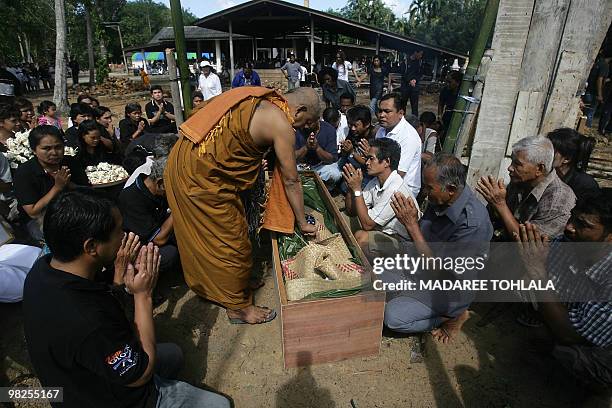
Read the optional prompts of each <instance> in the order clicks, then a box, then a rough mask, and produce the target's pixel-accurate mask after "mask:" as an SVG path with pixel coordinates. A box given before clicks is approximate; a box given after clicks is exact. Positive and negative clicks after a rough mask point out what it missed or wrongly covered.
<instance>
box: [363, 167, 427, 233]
mask: <svg viewBox="0 0 612 408" xmlns="http://www.w3.org/2000/svg"><path fill="white" fill-rule="evenodd" d="M396 192H400V193H402V194H403V195H404V196H406V197H408V198H409V199H411V200H413V201H414V205H416V206H417V208H418V204H417V202H416V200H415V198H414V196H413V195H412V191H411V190H410V188H409V187H408V186H407V185H406V183H404V180H403V179H402V176H400V175H399V174H398V173H397V171H395V170H393V172H391V174H390V175H389V177H388V178H387V180H385V183H384V184H383V185H382V186H380V183H379V181H378V177H375V178H373V179H372V180H370V181H369V182H368V184H366V186H365V188H364V189H363V192H362V195H363V200H364V201H365V204H366V206H367V207H368V216H369V217H370V218H371V219H372V221H374V222H375V223H376V225H378V226H379V227H380V230H381V231H382V232H384V233H385V234H389V235H393V234H399V235H401V236H402V237H403V238H405V239H406V240H409V239H410V235H408V232H407V231H406V228H404V225H403V224H402V223H401V222H399V220H398V219H397V217H396V216H395V212H394V211H393V208H391V197H393V194H394V193H396ZM419 216H420V214H419Z"/></svg>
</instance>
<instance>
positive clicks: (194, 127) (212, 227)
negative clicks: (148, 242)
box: [164, 87, 293, 309]
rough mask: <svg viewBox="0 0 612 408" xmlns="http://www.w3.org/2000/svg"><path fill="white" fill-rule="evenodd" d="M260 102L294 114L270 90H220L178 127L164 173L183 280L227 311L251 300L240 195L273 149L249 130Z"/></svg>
mask: <svg viewBox="0 0 612 408" xmlns="http://www.w3.org/2000/svg"><path fill="white" fill-rule="evenodd" d="M262 100H267V101H270V102H272V103H274V104H275V105H277V106H279V107H280V108H281V109H283V110H284V111H285V112H286V113H287V115H288V116H287V117H288V120H290V118H289V111H288V107H287V103H286V101H285V100H284V99H283V98H282V97H281V96H280V95H279V94H277V93H276V92H275V91H273V90H270V89H267V88H262V87H241V88H235V89H232V90H230V91H227V92H225V93H222V94H221V95H219V96H217V97H215V98H212V99H210V100H208V101H206V102H205V103H206V105H205V106H204V107H203V108H201V109H199V110H198V111H197V112H196V113H195V114H193V115H192V116H191V117H190V118H189V120H187V121H186V122H185V123H183V125H181V127H180V135H179V140H178V142H177V144H176V145H175V146H174V148H173V149H172V152H171V153H170V156H169V158H168V164H167V167H166V171H165V174H164V181H165V187H166V195H167V199H168V204H169V205H170V209H171V210H172V218H173V222H174V232H175V235H176V238H177V243H178V248H179V252H180V255H181V263H182V265H183V271H184V275H185V281H186V282H187V284H188V285H189V287H190V288H191V289H192V290H193V291H195V292H196V293H197V294H199V295H200V296H203V297H205V298H206V299H209V300H211V301H213V302H216V303H219V304H221V305H223V306H225V307H227V308H230V309H241V308H244V307H246V306H249V305H250V304H252V298H251V293H250V292H249V290H248V280H249V277H250V273H251V266H252V257H251V242H250V240H249V237H248V225H247V221H246V215H245V210H244V206H243V204H242V200H241V199H240V193H241V192H243V191H245V190H248V189H250V188H251V187H252V186H253V185H254V183H255V181H256V180H257V176H258V174H259V170H260V166H261V160H262V157H263V155H264V153H265V152H266V151H267V149H268V148H267V147H259V146H256V145H255V143H254V142H253V138H252V137H251V135H250V133H249V125H250V121H251V118H252V117H253V113H254V112H255V109H256V108H257V105H258V104H259V102H261V101H262ZM287 137H293V135H287ZM279 179H280V178H279ZM291 222H293V221H291Z"/></svg>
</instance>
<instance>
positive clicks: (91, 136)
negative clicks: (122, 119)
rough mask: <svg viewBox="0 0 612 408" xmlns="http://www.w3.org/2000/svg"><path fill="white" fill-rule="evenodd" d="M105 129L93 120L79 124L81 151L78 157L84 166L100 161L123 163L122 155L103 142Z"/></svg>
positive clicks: (94, 164) (95, 164)
mask: <svg viewBox="0 0 612 408" xmlns="http://www.w3.org/2000/svg"><path fill="white" fill-rule="evenodd" d="M104 131H105V129H104V128H103V127H101V126H100V124H98V123H97V122H95V121H93V120H86V121H85V122H83V123H81V124H80V125H79V143H80V146H81V147H80V148H79V153H78V154H77V159H78V161H79V163H80V165H81V167H83V169H85V168H87V167H88V166H97V165H98V164H100V163H103V162H104V163H113V164H121V155H120V154H118V153H116V152H114V151H112V150H109V149H108V147H107V146H106V145H104V144H103V142H102V136H101V135H102V132H104Z"/></svg>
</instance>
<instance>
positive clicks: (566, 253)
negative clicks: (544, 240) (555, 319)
mask: <svg viewBox="0 0 612 408" xmlns="http://www.w3.org/2000/svg"><path fill="white" fill-rule="evenodd" d="M569 242H570V241H569V240H568V239H567V238H565V237H564V236H561V237H557V238H555V239H554V240H553V241H552V243H551V247H550V252H549V255H548V259H547V270H548V275H549V278H550V279H551V280H552V281H553V283H554V285H555V289H556V290H557V292H558V293H559V294H560V297H561V298H562V299H568V300H569V299H571V298H573V300H578V299H577V298H581V299H584V300H586V296H587V294H588V295H589V297H590V298H591V299H594V300H592V301H585V302H571V303H566V307H567V312H568V318H569V320H570V322H571V324H572V326H574V329H575V330H576V332H577V333H578V334H580V335H581V336H582V337H584V338H585V339H586V340H588V341H589V342H591V343H592V344H594V345H596V346H600V347H608V346H610V345H612V303H610V302H602V301H601V300H602V299H611V300H612V251H610V252H608V254H607V255H606V256H605V257H603V258H602V259H600V260H599V261H598V262H596V263H595V264H593V265H591V266H589V267H584V266H580V265H581V263H580V262H579V259H580V255H579V252H580V247H579V245H576V246H575V247H573V248H572V247H570V245H571V244H568V243H569ZM576 252H578V253H576Z"/></svg>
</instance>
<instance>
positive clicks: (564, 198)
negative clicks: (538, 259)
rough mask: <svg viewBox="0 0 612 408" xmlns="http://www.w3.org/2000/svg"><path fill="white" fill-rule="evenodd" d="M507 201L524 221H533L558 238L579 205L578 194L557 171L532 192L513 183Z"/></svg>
mask: <svg viewBox="0 0 612 408" xmlns="http://www.w3.org/2000/svg"><path fill="white" fill-rule="evenodd" d="M506 203H507V204H508V208H510V210H511V211H512V213H513V214H514V218H516V220H517V221H518V222H519V223H520V224H523V223H524V222H526V221H529V222H530V223H532V224H535V225H537V226H538V228H539V229H540V231H541V232H543V233H544V234H546V235H548V236H549V237H554V236H557V235H559V234H563V230H564V229H565V224H566V223H567V220H569V217H570V212H571V210H572V208H574V205H575V204H576V196H575V195H574V192H573V191H572V189H571V188H570V187H569V186H568V185H567V184H565V183H564V182H563V181H561V179H560V178H559V177H558V176H557V173H556V172H555V171H554V170H553V171H552V172H550V174H549V175H548V176H546V178H545V179H544V180H542V182H541V183H540V184H538V185H537V186H535V187H534V188H533V189H531V191H530V192H529V193H528V194H524V191H523V190H522V189H521V188H520V187H519V186H517V185H515V184H513V183H510V184H509V185H508V192H507V194H506Z"/></svg>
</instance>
